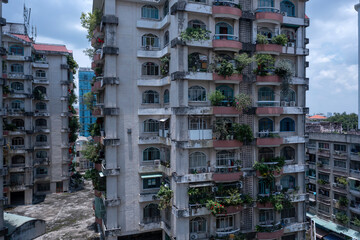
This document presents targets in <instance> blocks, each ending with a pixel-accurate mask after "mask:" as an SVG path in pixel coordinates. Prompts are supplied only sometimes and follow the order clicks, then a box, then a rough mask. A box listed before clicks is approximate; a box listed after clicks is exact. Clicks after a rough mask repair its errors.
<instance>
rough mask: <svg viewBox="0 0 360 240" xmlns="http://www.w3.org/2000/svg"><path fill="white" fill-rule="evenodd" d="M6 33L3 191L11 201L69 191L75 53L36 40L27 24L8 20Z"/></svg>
mask: <svg viewBox="0 0 360 240" xmlns="http://www.w3.org/2000/svg"><path fill="white" fill-rule="evenodd" d="M2 33H3V37H2V39H1V40H2V41H1V42H2V47H3V50H4V51H3V53H4V56H3V57H2V59H3V64H2V79H3V96H2V98H1V99H2V101H3V103H2V106H3V108H2V110H3V111H2V112H3V120H4V123H3V124H4V126H3V128H2V129H3V134H2V135H3V139H4V171H5V170H6V171H5V174H4V175H5V176H4V195H5V196H6V197H7V199H8V204H10V205H16V204H32V203H33V202H34V201H36V199H37V198H38V197H41V196H42V195H44V194H46V193H50V192H63V191H67V190H68V184H69V164H70V162H71V157H72V156H71V155H72V153H73V151H72V148H73V147H72V145H73V144H70V143H69V141H71V139H69V137H71V136H72V134H73V133H72V130H71V126H70V125H71V124H69V123H71V122H72V120H73V119H72V114H73V113H74V110H73V109H72V106H71V101H73V99H74V96H75V95H74V93H73V90H72V87H73V86H72V80H73V76H72V74H73V73H72V71H73V69H71V67H69V63H71V61H70V62H69V59H70V58H69V56H71V55H72V53H71V51H69V50H68V49H67V48H66V46H64V45H55V44H42V43H35V42H34V41H33V39H31V38H30V37H29V36H28V35H27V31H26V27H25V26H24V25H23V24H17V23H7V24H6V25H5V26H3V28H2ZM71 58H72V57H71Z"/></svg>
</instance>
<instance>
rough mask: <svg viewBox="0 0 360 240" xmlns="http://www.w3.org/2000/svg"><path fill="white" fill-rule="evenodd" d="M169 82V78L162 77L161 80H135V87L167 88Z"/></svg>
mask: <svg viewBox="0 0 360 240" xmlns="http://www.w3.org/2000/svg"><path fill="white" fill-rule="evenodd" d="M170 82H171V78H170V77H169V76H166V77H163V78H156V77H155V76H154V78H152V79H138V80H137V85H138V86H144V87H147V86H153V87H162V86H167V85H169V84H170Z"/></svg>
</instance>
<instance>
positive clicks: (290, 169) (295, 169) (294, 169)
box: [283, 164, 308, 173]
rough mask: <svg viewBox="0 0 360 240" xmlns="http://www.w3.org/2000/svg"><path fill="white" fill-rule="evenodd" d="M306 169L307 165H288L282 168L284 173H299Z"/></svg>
mask: <svg viewBox="0 0 360 240" xmlns="http://www.w3.org/2000/svg"><path fill="white" fill-rule="evenodd" d="M307 169H308V166H307V165H298V164H289V165H285V166H284V168H283V172H284V173H301V172H305V171H306V170H307Z"/></svg>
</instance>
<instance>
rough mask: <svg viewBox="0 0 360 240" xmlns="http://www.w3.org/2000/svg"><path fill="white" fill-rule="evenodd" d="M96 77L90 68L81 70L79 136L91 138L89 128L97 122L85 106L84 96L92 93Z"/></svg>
mask: <svg viewBox="0 0 360 240" xmlns="http://www.w3.org/2000/svg"><path fill="white" fill-rule="evenodd" d="M94 76H95V74H94V71H93V70H91V69H90V68H79V120H80V131H79V135H80V136H84V137H89V136H90V133H89V126H90V124H92V123H94V122H95V121H96V118H95V117H93V116H92V113H91V111H90V110H89V109H87V107H86V105H85V104H84V94H86V93H88V92H91V82H92V80H93V77H94Z"/></svg>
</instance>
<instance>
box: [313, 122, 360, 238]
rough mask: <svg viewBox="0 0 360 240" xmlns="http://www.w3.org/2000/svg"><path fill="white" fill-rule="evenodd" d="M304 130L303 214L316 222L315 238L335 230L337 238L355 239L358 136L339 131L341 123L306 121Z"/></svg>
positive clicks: (359, 190) (359, 211) (359, 193)
mask: <svg viewBox="0 0 360 240" xmlns="http://www.w3.org/2000/svg"><path fill="white" fill-rule="evenodd" d="M319 125H321V126H322V127H321V128H319ZM307 132H308V133H309V142H308V143H307V147H306V160H307V162H308V164H309V170H308V173H307V179H306V181H307V187H306V188H307V192H308V193H309V200H310V201H309V206H308V209H307V216H308V217H309V218H311V220H313V222H314V223H315V224H316V226H317V228H316V229H317V234H318V237H320V236H321V234H323V235H324V234H329V233H330V234H334V233H337V236H338V237H340V238H339V239H348V238H349V237H350V238H351V239H358V238H359V237H360V234H359V231H360V187H359V186H360V158H359V151H360V135H359V134H358V133H357V132H353V133H342V131H341V126H340V127H339V126H338V125H336V124H330V123H312V124H311V123H309V124H307ZM319 234H320V235H319ZM337 239H338V238H337Z"/></svg>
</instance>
